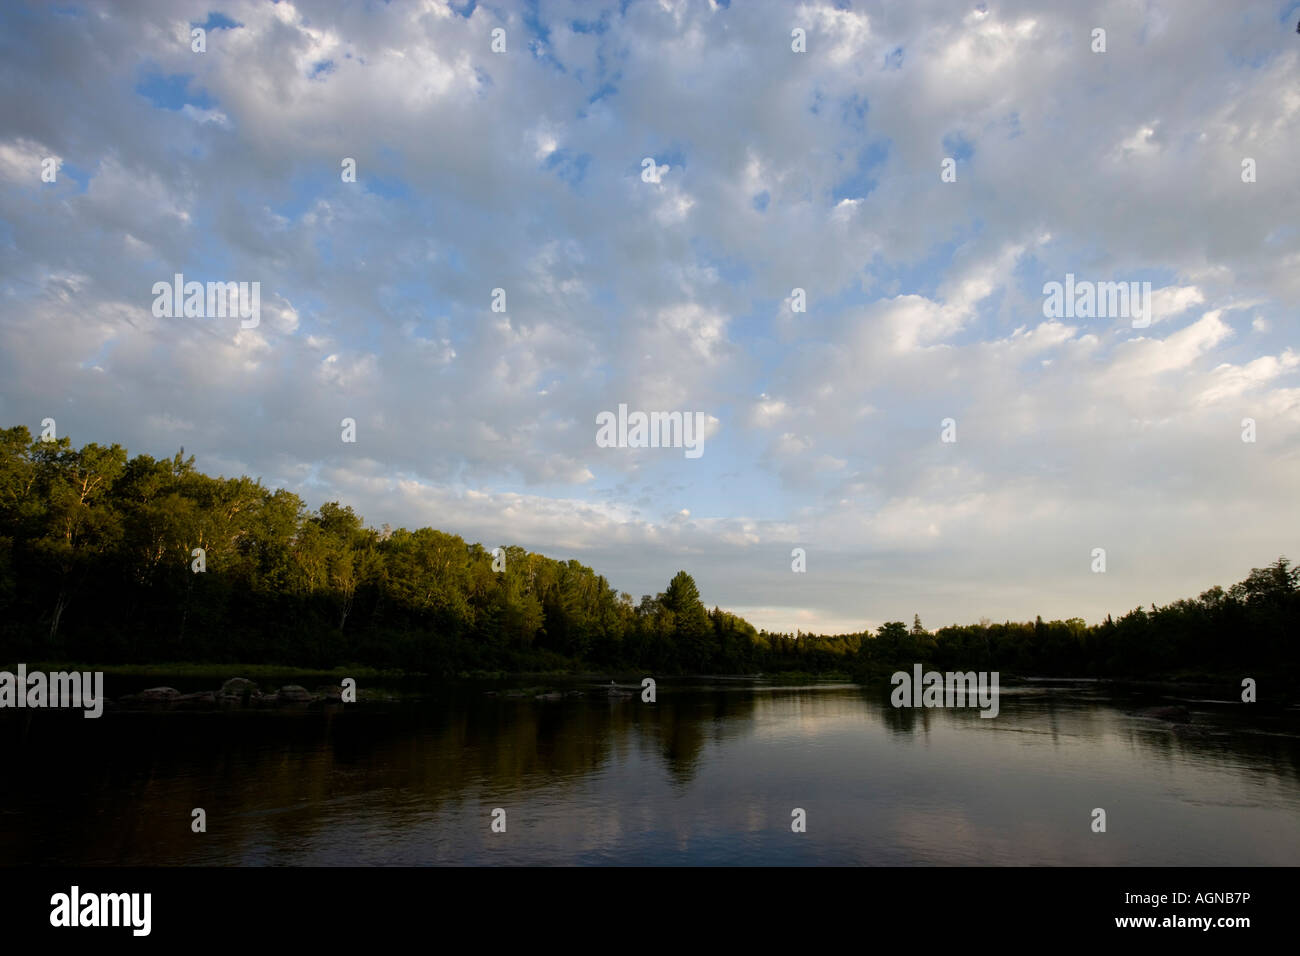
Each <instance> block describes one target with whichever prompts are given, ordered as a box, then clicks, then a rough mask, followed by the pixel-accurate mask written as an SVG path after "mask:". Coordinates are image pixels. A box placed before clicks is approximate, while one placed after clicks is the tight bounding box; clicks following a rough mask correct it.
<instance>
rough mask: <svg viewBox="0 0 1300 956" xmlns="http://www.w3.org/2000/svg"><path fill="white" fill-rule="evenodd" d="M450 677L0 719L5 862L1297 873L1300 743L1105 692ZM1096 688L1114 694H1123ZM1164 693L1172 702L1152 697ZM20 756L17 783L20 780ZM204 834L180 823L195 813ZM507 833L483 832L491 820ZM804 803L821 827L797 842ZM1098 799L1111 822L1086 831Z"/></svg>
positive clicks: (1265, 728)
mask: <svg viewBox="0 0 1300 956" xmlns="http://www.w3.org/2000/svg"><path fill="white" fill-rule="evenodd" d="M589 690H590V691H591V693H590V694H589V695H588V696H586V697H584V698H580V699H574V698H566V699H564V700H559V701H538V700H534V699H532V698H531V697H530V698H524V699H512V698H505V697H488V696H485V695H484V693H483V691H482V688H472V687H460V688H456V689H451V690H446V689H439V690H436V691H434V692H433V693H432V695H431V696H429V697H428V698H426V699H421V700H403V701H395V702H393V703H390V704H372V703H364V704H361V705H357V706H355V707H348V708H346V709H338V708H334V709H330V710H312V711H297V712H293V711H254V712H246V713H198V712H184V711H172V712H113V713H109V714H107V715H106V716H105V717H104V718H101V719H99V720H84V719H82V718H80V717H79V716H77V715H72V714H61V713H52V712H39V713H34V712H30V711H29V712H17V711H11V712H6V713H4V714H3V715H0V739H3V741H4V743H5V753H6V756H7V757H8V760H7V763H8V766H9V767H10V768H14V769H13V770H12V772H10V773H7V774H4V775H2V776H0V859H3V860H4V861H6V862H7V863H11V864H33V863H67V864H165V865H184V864H217V865H229V864H239V863H266V864H277V865H293V864H312V865H328V864H352V863H367V864H404V865H422V864H446V863H665V864H680V863H707V864H726V863H746V864H813V863H822V864H827V863H829V864H918V863H920V864H988V863H994V864H998V863H1006V864H1020V865H1024V864H1068V863H1082V864H1093V863H1097V864H1148V865H1154V864H1211V865H1215V864H1223V865H1247V864H1279V865H1280V864H1295V863H1297V862H1300V815H1297V813H1296V811H1297V810H1298V809H1300V746H1298V738H1297V736H1296V735H1295V732H1294V727H1291V726H1289V725H1288V724H1287V722H1286V721H1285V720H1283V719H1282V718H1281V717H1278V716H1276V715H1272V716H1270V715H1267V714H1264V712H1262V711H1257V712H1254V713H1249V712H1247V711H1246V710H1245V709H1244V708H1241V707H1231V706H1222V705H1210V704H1205V705H1192V706H1191V710H1192V720H1191V722H1190V723H1189V724H1171V723H1169V722H1167V721H1163V720H1157V719H1153V718H1150V717H1144V716H1138V715H1136V712H1139V711H1141V710H1142V709H1143V708H1144V707H1146V706H1149V705H1150V704H1151V703H1152V701H1151V700H1147V699H1143V698H1141V697H1137V696H1133V697H1124V698H1121V699H1116V698H1114V697H1108V696H1106V695H1105V694H1104V693H1103V692H1102V691H1101V690H1099V689H1098V688H1096V687H1095V686H1070V685H1066V686H1046V687H1045V686H1031V687H1020V688H1009V687H1004V688H1003V690H1002V700H1001V713H1000V715H999V717H997V718H994V719H986V718H981V717H980V716H979V711H978V710H977V709H971V710H961V711H957V710H933V709H923V708H918V709H910V708H899V709H895V708H893V707H891V706H889V703H888V688H883V689H880V688H876V689H861V688H855V687H851V686H847V685H822V686H818V687H812V688H809V687H799V688H772V687H761V686H755V685H743V684H729V685H727V686H721V687H689V686H674V685H671V684H663V683H661V684H660V693H659V698H658V701H657V702H656V703H655V704H653V705H650V704H643V703H642V702H641V701H640V699H639V697H632V698H606V697H605V696H603V694H602V693H601V692H600V690H599V688H589ZM1108 693H1111V694H1113V693H1115V692H1114V690H1113V689H1111V690H1110V691H1108ZM1156 702H1158V701H1156ZM17 768H21V771H19V770H17ZM195 807H202V808H204V809H205V810H206V812H207V820H208V831H207V832H206V833H203V834H195V833H193V832H191V829H190V823H191V810H192V809H193V808H195ZM495 807H501V808H504V809H505V810H506V812H507V820H508V825H507V832H506V833H503V834H502V833H492V832H491V831H490V830H489V826H488V824H489V821H490V813H491V810H492V809H493V808H495ZM795 807H802V808H804V809H806V810H807V814H808V831H807V832H806V833H803V834H794V833H791V832H790V813H791V810H792V809H793V808H795ZM1094 807H1104V808H1106V810H1107V817H1108V832H1107V833H1105V834H1094V833H1092V832H1091V830H1090V827H1089V824H1090V822H1091V817H1090V813H1091V810H1092V808H1094Z"/></svg>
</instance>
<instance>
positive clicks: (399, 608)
mask: <svg viewBox="0 0 1300 956" xmlns="http://www.w3.org/2000/svg"><path fill="white" fill-rule="evenodd" d="M195 568H201V569H202V570H201V571H196V570H195ZM1298 612H1300V567H1293V566H1291V564H1290V562H1288V561H1287V560H1286V559H1285V558H1279V559H1278V560H1277V561H1275V562H1274V563H1273V564H1271V565H1269V566H1267V567H1265V568H1257V569H1254V570H1252V571H1251V572H1250V575H1249V576H1248V577H1247V578H1246V579H1245V580H1244V581H1242V582H1241V583H1239V584H1236V585H1233V586H1232V587H1230V588H1228V589H1227V590H1224V589H1222V588H1217V587H1216V588H1212V589H1211V590H1209V591H1206V592H1205V593H1204V594H1202V595H1201V596H1200V597H1199V598H1196V599H1194V600H1184V601H1177V602H1174V603H1173V604H1171V605H1168V606H1166V607H1163V608H1157V607H1155V606H1154V605H1152V607H1151V608H1150V609H1149V610H1144V609H1142V608H1138V609H1135V610H1133V611H1130V612H1129V613H1127V614H1125V615H1124V616H1122V617H1120V618H1118V619H1112V618H1110V617H1107V619H1106V620H1105V621H1104V622H1102V623H1100V624H1097V625H1092V626H1089V625H1087V624H1085V622H1084V621H1082V620H1081V619H1078V618H1072V619H1070V620H1067V621H1051V622H1044V621H1043V620H1042V618H1041V617H1040V618H1038V619H1037V620H1036V621H1034V622H1033V623H1021V622H1006V623H1001V624H994V623H990V622H987V621H985V622H981V623H980V624H975V625H966V626H957V625H954V626H951V627H943V628H940V629H938V630H937V631H934V632H930V631H927V630H926V629H925V628H924V627H923V626H922V625H921V622H920V619H919V618H916V619H914V621H913V624H912V626H911V627H910V628H909V627H908V626H907V625H905V624H903V623H902V622H890V623H886V624H884V625H883V626H881V627H880V628H878V629H877V630H875V631H874V632H873V631H870V630H864V631H863V632H861V633H858V634H847V635H835V636H824V635H812V634H802V633H796V634H794V635H790V634H774V633H769V632H767V631H764V630H758V629H756V628H754V626H753V625H751V624H750V623H749V622H748V621H745V620H744V619H743V618H741V617H738V616H737V615H734V614H731V613H729V612H727V611H723V610H721V609H719V608H717V607H715V608H713V610H708V609H707V608H706V606H705V605H704V603H703V601H702V600H701V598H700V594H699V590H698V588H697V587H696V584H695V582H694V580H693V579H692V578H691V576H690V575H689V574H688V573H687V572H685V571H679V572H678V573H677V574H676V575H675V576H674V577H673V578H672V580H671V581H669V582H668V585H667V587H666V588H665V590H664V591H663V592H662V593H660V594H657V595H653V596H652V595H644V596H642V597H641V599H640V601H639V602H638V601H635V600H634V599H633V597H632V595H630V594H628V593H626V592H622V593H620V592H619V591H618V590H617V589H616V588H614V587H613V586H611V585H610V583H609V582H608V581H607V580H606V579H605V578H604V577H603V576H601V575H599V574H597V573H596V572H595V571H593V570H592V569H591V568H588V567H586V566H585V565H583V564H581V563H579V562H577V561H573V560H570V561H561V560H556V559H553V558H548V557H545V556H543V555H541V554H537V553H534V552H531V551H527V550H525V549H523V548H520V547H513V546H512V547H507V548H504V549H502V550H501V551H499V552H497V553H496V554H495V555H494V553H493V552H492V551H490V550H488V549H486V548H484V547H483V546H482V545H480V544H471V543H468V542H466V541H465V540H463V539H462V538H460V537H459V536H457V535H454V534H449V533H446V532H443V531H437V530H434V529H433V528H418V529H416V530H414V531H410V530H407V529H405V528H398V529H396V530H393V529H390V528H388V527H387V526H384V527H383V528H381V529H375V528H371V527H367V526H366V525H365V523H364V522H363V520H362V518H361V517H360V516H359V515H357V514H356V513H355V512H354V511H353V510H352V509H351V508H350V507H348V506H346V505H343V504H340V503H338V502H329V503H326V504H323V505H321V506H320V508H319V509H318V510H315V511H312V510H310V509H309V508H308V507H307V505H306V504H305V503H304V502H303V500H302V499H301V498H300V497H299V496H298V495H296V494H294V493H292V492H290V491H286V490H284V489H270V488H267V487H265V486H264V485H262V483H261V481H260V480H254V479H251V478H248V477H243V476H241V477H239V478H225V477H217V478H214V477H211V476H209V475H205V474H203V473H202V472H200V471H198V470H196V469H195V467H194V458H193V456H191V457H189V458H184V457H183V455H182V453H180V452H178V453H177V454H176V455H175V456H174V457H173V458H171V459H154V458H152V457H150V456H149V455H136V456H135V457H131V458H128V456H127V452H126V449H124V448H123V447H122V446H120V445H117V444H114V445H109V446H102V445H98V444H95V443H91V444H87V445H84V446H83V447H82V448H80V449H75V448H73V447H72V444H71V441H70V440H69V439H68V438H67V437H64V438H60V439H57V440H50V441H42V440H37V441H33V440H32V437H31V434H30V432H29V431H28V429H27V428H26V427H24V426H18V427H15V428H10V429H7V430H4V431H0V660H6V659H7V660H12V661H17V660H74V661H82V662H93V663H103V664H109V663H124V664H129V663H146V662H148V663H156V662H163V661H176V662H181V661H188V662H199V661H204V662H214V663H221V662H229V663H248V664H255V663H266V664H283V665H288V666H295V667H320V668H333V667H336V666H340V665H344V664H365V665H370V666H374V667H379V668H394V669H401V670H407V671H412V672H419V673H427V674H434V675H439V676H451V675H455V674H459V673H463V672H466V671H476V670H514V671H524V670H531V671H550V670H565V669H575V668H587V669H601V670H625V669H626V670H639V671H644V672H649V673H661V674H684V673H693V674H705V673H713V674H723V673H728V674H754V673H773V672H804V673H832V672H834V673H841V674H853V675H856V676H858V677H859V678H861V679H870V678H875V677H880V676H883V675H885V674H887V673H888V672H889V671H892V670H894V669H896V668H898V667H910V666H911V665H912V664H913V663H918V662H919V663H924V664H926V665H928V666H935V667H939V668H942V669H956V668H963V669H970V668H979V669H988V670H1002V671H1006V672H1008V673H1019V674H1041V675H1045V676H1051V675H1060V676H1099V677H1107V676H1110V677H1134V676H1154V675H1166V674H1170V673H1174V672H1179V671H1183V672H1188V671H1199V672H1201V673H1229V672H1230V673H1237V672H1239V671H1242V669H1243V668H1245V669H1247V670H1252V669H1253V671H1255V672H1259V673H1270V674H1286V675H1290V676H1291V677H1293V678H1294V677H1295V676H1296V674H1297V668H1296V662H1297V654H1296V651H1295V645H1294V638H1295V635H1296V623H1297V621H1298V620H1300V613H1298Z"/></svg>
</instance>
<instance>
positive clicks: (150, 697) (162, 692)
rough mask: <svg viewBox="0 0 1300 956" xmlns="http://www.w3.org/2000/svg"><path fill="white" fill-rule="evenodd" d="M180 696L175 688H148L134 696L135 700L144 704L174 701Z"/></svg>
mask: <svg viewBox="0 0 1300 956" xmlns="http://www.w3.org/2000/svg"><path fill="white" fill-rule="evenodd" d="M180 696H181V692H180V691H178V690H177V689H176V688H175V687H150V688H149V689H148V690H142V691H140V693H138V694H136V695H135V699H136V700H142V701H145V702H146V703H160V702H165V701H172V700H176V699H177V698H178V697H180Z"/></svg>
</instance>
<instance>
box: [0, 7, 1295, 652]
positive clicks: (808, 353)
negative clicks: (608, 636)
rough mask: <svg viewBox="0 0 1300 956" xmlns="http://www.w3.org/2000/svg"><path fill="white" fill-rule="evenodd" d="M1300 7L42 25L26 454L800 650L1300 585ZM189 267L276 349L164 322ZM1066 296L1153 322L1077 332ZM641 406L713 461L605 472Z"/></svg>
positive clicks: (30, 50)
mask: <svg viewBox="0 0 1300 956" xmlns="http://www.w3.org/2000/svg"><path fill="white" fill-rule="evenodd" d="M1297 16H1300V7H1297V5H1295V4H1281V5H1279V4H1276V3H1251V2H1245V3H1240V4H1234V5H1231V7H1228V6H1225V5H1223V4H1216V3H1210V2H1204V3H1199V2H1190V3H1178V4H1173V3H1160V2H1144V3H1096V4H1092V3H1060V4H1042V3H1032V4H1031V3H1027V2H1026V3H1020V2H1009V3H984V4H970V5H968V6H967V7H964V8H962V7H956V8H954V7H953V6H952V5H951V4H948V3H938V2H934V3H930V2H918V3H913V4H905V5H884V4H878V3H857V2H853V3H802V4H790V3H763V2H757V3H745V4H735V5H726V4H714V3H709V2H685V0H682V2H679V0H647V2H630V3H618V4H610V5H604V4H596V3H546V2H540V3H530V4H510V3H506V4H492V5H482V4H475V3H456V4H451V5H448V4H445V3H441V2H433V0H430V2H425V3H394V4H381V3H369V4H354V3H342V2H339V3H329V2H322V3H313V4H303V5H301V6H296V5H294V4H292V3H289V2H281V3H278V4H272V3H262V2H234V3H209V2H204V3H186V2H183V0H182V2H161V0H159V2H146V3H140V4H132V5H130V6H129V7H127V8H124V7H123V6H122V5H119V4H110V3H89V4H66V5H62V6H57V7H53V6H45V5H39V4H33V5H25V4H13V5H7V6H6V7H5V8H4V10H3V11H0V54H3V56H0V71H2V72H3V73H4V80H5V89H6V90H7V91H9V92H7V93H6V95H5V97H4V107H3V112H2V113H0V340H2V343H0V418H2V419H3V421H4V423H5V424H6V425H8V424H16V423H25V424H27V425H28V426H29V427H31V428H33V429H34V430H36V429H37V428H38V426H39V423H40V421H41V419H43V418H45V417H54V418H55V419H56V421H57V422H58V425H59V431H60V433H62V434H68V435H70V436H71V437H72V439H73V441H74V442H76V443H78V444H80V443H83V442H86V441H92V440H94V441H119V442H121V443H123V444H125V445H126V446H127V447H128V448H129V449H131V450H132V451H136V452H147V453H150V454H154V455H170V454H171V453H172V452H174V451H175V449H176V448H177V447H179V446H181V445H184V446H185V448H186V451H187V453H193V454H195V455H196V457H197V459H198V464H199V466H200V467H202V468H203V469H205V470H207V471H210V472H213V473H224V474H234V473H249V474H252V475H256V476H261V477H262V479H263V480H264V481H265V482H267V483H268V484H273V485H277V486H285V487H289V488H292V489H294V490H296V491H298V492H299V493H301V494H302V495H303V496H304V497H305V498H306V500H307V501H308V503H309V504H310V505H312V506H313V507H314V506H318V505H319V504H321V503H322V502H323V501H326V500H332V499H339V500H342V501H344V502H347V503H351V504H353V505H354V506H355V507H357V509H358V510H359V511H360V512H361V513H362V514H363V515H364V516H365V518H366V519H367V521H368V522H370V523H372V524H374V525H379V524H381V523H384V522H388V523H390V524H392V525H394V526H397V525H405V526H408V527H409V526H417V525H422V524H430V525H433V526H435V527H439V528H442V529H445V530H448V531H452V532H455V533H459V534H461V535H463V536H465V537H466V538H468V539H469V540H472V541H481V542H483V543H485V544H487V545H489V546H495V545H497V544H507V543H513V544H520V545H523V546H525V547H529V548H533V549H536V550H540V551H543V552H545V553H548V554H552V555H554V556H557V557H565V558H567V557H574V558H578V559H579V560H582V561H584V562H585V563H588V564H591V565H592V566H594V567H596V568H597V569H599V570H601V571H602V572H605V573H606V574H607V575H608V576H609V577H610V579H611V582H612V583H613V584H614V585H615V586H617V587H619V588H620V589H623V590H627V591H630V592H632V593H633V594H634V595H637V596H639V595H640V594H643V593H653V592H656V591H659V590H661V589H662V588H663V586H664V585H665V583H666V582H667V580H668V579H669V578H670V577H671V575H672V574H673V573H674V572H675V571H676V570H678V569H679V568H685V569H687V570H689V571H691V573H692V574H694V575H695V577H696V579H697V581H698V582H699V584H700V586H701V590H702V592H703V595H704V597H705V600H706V601H707V602H708V603H709V604H711V605H712V604H718V605H721V606H723V607H727V608H730V609H732V610H736V611H738V612H740V613H743V614H745V615H746V616H748V617H749V618H750V619H751V620H753V621H754V622H755V623H756V624H758V625H760V626H765V627H768V628H770V629H779V630H794V629H796V628H798V629H802V630H819V631H847V630H857V629H860V628H862V627H864V626H868V625H872V626H874V625H878V624H879V623H881V622H882V621H885V620H894V619H903V620H910V616H911V614H913V613H920V614H921V615H922V617H923V619H924V620H925V622H926V623H927V624H929V625H932V626H937V625H941V624H946V623H951V622H954V621H974V620H978V619H979V618H980V617H990V618H993V619H1005V618H1013V619H1021V618H1032V616H1033V615H1034V614H1038V613H1041V614H1043V615H1044V616H1048V617H1051V616H1061V617H1065V616H1074V615H1080V616H1084V617H1086V618H1088V619H1089V620H1097V619H1099V618H1100V617H1103V616H1104V615H1105V614H1106V613H1108V612H1110V613H1122V612H1124V611H1126V610H1128V609H1130V608H1132V607H1134V606H1137V605H1140V604H1147V603H1150V602H1151V601H1157V602H1163V601H1168V600H1172V599H1176V598H1178V597H1183V596H1188V595H1194V594H1196V593H1199V591H1201V590H1204V589H1205V588H1207V587H1210V586H1211V585H1214V584H1228V583H1230V582H1231V581H1234V580H1238V579H1240V578H1241V577H1243V576H1244V575H1245V573H1246V572H1247V570H1248V569H1249V568H1250V567H1251V566H1255V565H1259V564H1263V563H1266V562H1267V561H1269V560H1271V559H1272V558H1274V557H1276V556H1277V555H1278V554H1283V553H1288V554H1290V555H1291V556H1292V557H1300V548H1297V547H1296V536H1295V528H1296V523H1295V520H1294V518H1295V515H1296V510H1295V503H1294V492H1295V488H1296V487H1297V479H1298V478H1300V452H1298V450H1297V449H1300V445H1298V444H1297V441H1296V439H1297V437H1300V356H1298V355H1297V352H1296V339H1297V336H1296V331H1297V318H1296V317H1297V314H1298V313H1297V305H1300V232H1297V230H1296V228H1295V226H1294V224H1295V223H1296V222H1300V189H1297V178H1296V177H1297V173H1296V169H1295V162H1294V147H1295V144H1296V143H1297V142H1300V94H1297V92H1296V85H1295V77H1296V75H1297V69H1298V68H1300V36H1297V35H1296V34H1295V30H1294V20H1295V19H1296V18H1297ZM197 26H202V27H204V28H205V30H206V31H207V32H206V50H205V51H204V52H202V53H198V52H194V51H193V50H192V48H191V32H190V31H191V30H192V28H194V27H197ZM1095 28H1102V29H1105V30H1106V50H1105V52H1094V50H1093V49H1092V46H1093V39H1092V34H1093V30H1094V29H1095ZM498 29H500V30H504V31H505V32H504V37H505V42H506V50H505V52H504V53H494V52H493V51H492V42H493V31H494V30H498ZM795 29H802V30H804V31H805V33H806V37H807V44H806V52H804V53H796V52H793V51H792V49H791V31H792V30H795ZM47 157H54V158H56V159H57V162H58V170H59V172H58V177H57V180H56V181H55V182H53V183H48V182H43V181H42V180H41V175H40V171H41V161H42V160H43V159H44V158H47ZM345 157H347V158H352V159H354V160H355V161H356V166H357V181H356V182H354V183H350V182H343V181H342V178H341V177H340V168H341V163H342V161H343V159H344V158H345ZM646 157H649V158H651V159H653V160H654V161H655V164H656V165H657V166H666V167H667V169H666V171H664V172H663V174H662V175H661V176H660V178H659V181H658V182H645V181H644V180H643V179H642V176H641V170H642V162H643V160H644V159H645V158H646ZM1247 158H1249V159H1252V160H1253V161H1254V163H1255V169H1256V178H1255V181H1254V182H1249V183H1247V182H1244V181H1243V178H1242V163H1243V160H1244V159H1247ZM945 159H952V160H954V161H955V170H956V181H955V182H945V181H944V180H943V178H942V177H941V175H940V173H941V165H942V163H943V161H944V160H945ZM176 272H181V273H183V274H184V275H185V276H186V278H187V279H193V280H198V281H246V282H251V281H257V282H260V283H261V291H262V318H261V324H260V325H259V326H258V327H257V328H255V329H241V328H240V326H239V322H238V320H237V319H236V320H226V319H217V318H207V319H194V318H192V319H178V318H173V319H168V318H156V317H154V316H153V315H152V313H151V304H152V301H153V296H152V295H151V293H150V290H151V288H152V285H153V283H154V282H157V281H160V280H161V281H169V280H170V279H171V277H172V275H173V274H174V273H176ZM1066 273H1073V274H1075V276H1076V277H1077V278H1079V279H1086V280H1091V281H1097V282H1109V281H1149V282H1151V284H1152V287H1153V289H1154V303H1155V305H1154V315H1153V321H1152V323H1151V325H1150V326H1149V327H1147V328H1133V327H1132V324H1131V322H1130V321H1129V319H1128V317H1123V316H1121V317H1103V318H1081V319H1057V320H1053V319H1049V318H1047V317H1045V316H1044V314H1043V301H1044V296H1043V291H1042V290H1043V285H1044V283H1046V282H1051V281H1063V279H1064V276H1065V275H1066ZM496 288H503V289H505V290H506V295H507V310H506V312H504V313H494V312H492V311H491V309H490V303H491V299H492V290H493V289H496ZM795 288H800V289H803V290H805V294H806V298H807V311H806V312H803V313H796V312H793V311H792V309H791V296H792V290H794V289H795ZM620 403H626V404H627V405H628V406H629V407H630V408H631V409H634V410H635V409H640V410H644V411H682V412H695V411H699V412H702V413H704V414H705V415H706V416H707V418H708V421H709V425H708V429H707V433H706V439H705V443H704V454H703V456H702V457H700V458H699V459H688V458H686V457H685V456H684V454H683V453H682V450H680V449H650V448H647V449H636V448H599V447H597V445H596V442H595V432H596V426H595V418H596V415H597V414H598V413H599V412H601V411H606V410H609V411H613V410H616V409H617V408H618V405H619V404H620ZM345 417H350V418H354V419H355V420H356V421H357V431H358V440H357V442H356V443H355V444H348V443H343V442H341V441H340V432H341V429H340V425H339V423H340V421H341V420H342V419H343V418H345ZM947 418H952V419H954V420H955V421H956V427H957V441H956V442H943V441H941V440H940V436H941V423H942V421H943V420H944V419H947ZM1245 418H1251V419H1253V420H1254V421H1255V422H1256V429H1257V440H1256V441H1255V442H1253V443H1246V442H1243V441H1241V432H1242V426H1241V422H1242V420H1243V419H1245ZM795 547H801V548H804V549H805V550H806V551H807V554H808V572H807V573H805V574H795V573H793V572H792V571H791V569H790V563H791V558H790V552H791V549H792V548H795ZM1095 547H1104V548H1106V550H1107V555H1108V570H1107V572H1106V573H1105V574H1095V573H1093V572H1092V570H1091V567H1092V558H1091V553H1092V549H1093V548H1095Z"/></svg>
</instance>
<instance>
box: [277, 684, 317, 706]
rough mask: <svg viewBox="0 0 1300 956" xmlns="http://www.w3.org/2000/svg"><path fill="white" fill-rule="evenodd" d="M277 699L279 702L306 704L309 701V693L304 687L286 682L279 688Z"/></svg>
mask: <svg viewBox="0 0 1300 956" xmlns="http://www.w3.org/2000/svg"><path fill="white" fill-rule="evenodd" d="M278 699H279V700H280V702H281V703H288V704H306V703H310V702H311V694H310V693H308V691H307V688H306V687H299V686H298V685H297V684H288V685H286V686H284V687H281V688H280V694H279V697H278Z"/></svg>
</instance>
